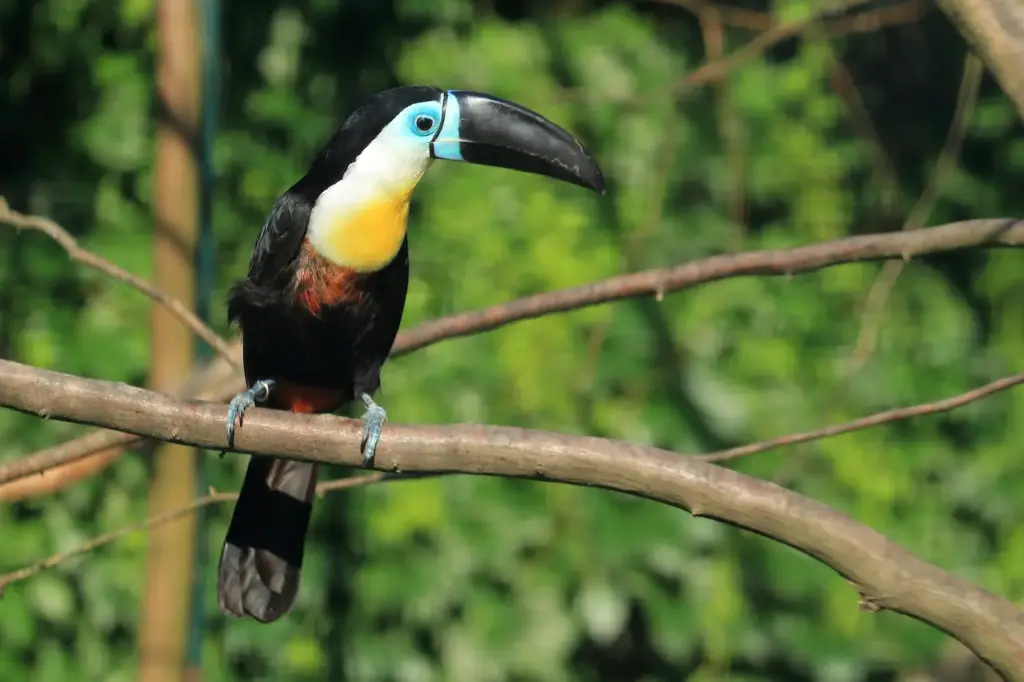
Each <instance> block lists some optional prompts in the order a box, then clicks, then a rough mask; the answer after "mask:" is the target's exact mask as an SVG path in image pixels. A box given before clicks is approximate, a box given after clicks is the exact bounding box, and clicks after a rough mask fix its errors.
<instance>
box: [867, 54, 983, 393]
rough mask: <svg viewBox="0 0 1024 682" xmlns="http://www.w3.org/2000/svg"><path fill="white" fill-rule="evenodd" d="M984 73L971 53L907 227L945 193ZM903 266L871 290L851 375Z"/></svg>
mask: <svg viewBox="0 0 1024 682" xmlns="http://www.w3.org/2000/svg"><path fill="white" fill-rule="evenodd" d="M984 73H985V70H984V67H983V66H982V63H981V60H980V59H978V57H976V56H975V55H974V54H972V53H970V52H968V53H967V56H966V57H965V58H964V68H963V74H962V75H961V77H960V88H959V90H958V91H957V96H956V108H955V110H954V112H953V120H952V121H951V122H950V124H949V130H948V131H947V133H946V141H945V143H944V144H943V145H942V150H941V151H940V152H939V157H938V159H937V160H936V162H935V168H934V169H932V173H931V175H930V176H929V177H928V180H927V182H926V183H925V186H924V189H923V190H922V191H921V196H919V197H918V198H917V202H916V203H915V204H914V207H913V208H912V209H911V210H910V213H909V215H908V216H907V219H906V221H904V223H903V229H904V230H918V229H920V228H921V227H923V226H924V224H925V221H926V220H928V217H929V216H930V215H931V213H932V211H933V210H934V209H935V204H936V203H937V202H938V200H939V198H940V197H941V196H942V192H943V190H944V189H945V187H946V185H947V183H948V182H949V180H950V178H951V177H952V175H953V171H954V170H956V165H957V162H958V160H959V159H960V150H961V149H962V148H963V144H964V139H965V138H966V137H967V126H968V124H969V123H970V121H971V116H972V115H973V114H974V107H975V105H976V104H977V103H978V93H979V92H980V90H981V77H982V76H983V75H984ZM904 265H905V263H904V262H903V261H890V262H888V263H886V264H885V265H884V266H883V267H882V271H881V272H880V273H878V276H877V277H876V278H875V282H874V284H873V285H872V286H871V288H870V289H869V290H868V295H867V297H866V299H865V302H864V311H863V313H862V314H861V331H860V334H858V335H857V343H856V345H855V346H854V352H853V362H852V363H851V367H850V369H849V370H848V371H847V372H848V373H849V374H853V373H854V372H856V371H857V370H859V369H860V368H861V367H862V366H863V365H864V363H866V362H867V361H868V358H870V357H871V354H872V353H873V352H874V350H875V345H876V344H877V342H878V329H879V326H880V321H879V320H880V318H881V316H882V312H883V311H884V310H885V307H886V304H887V303H888V301H889V296H890V294H891V293H892V290H893V288H895V286H896V281H897V280H898V279H899V277H900V275H901V274H902V273H903V267H904Z"/></svg>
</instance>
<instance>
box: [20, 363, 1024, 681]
mask: <svg viewBox="0 0 1024 682" xmlns="http://www.w3.org/2000/svg"><path fill="white" fill-rule="evenodd" d="M0 374H2V376H3V377H4V380H3V381H2V382H0V404H2V405H6V406H9V407H12V408H14V409H16V410H19V411H22V412H26V413H31V414H37V415H41V416H44V417H49V418H56V419H60V420H64V421H71V422H78V423H86V424H95V425H101V426H104V427H107V428H115V429H121V430H124V431H130V432H132V433H135V434H137V435H140V436H144V437H149V438H157V439H160V440H166V441H171V442H176V443H184V444H188V445H192V446H196V447H202V448H214V449H226V445H227V443H226V437H225V434H224V418H225V415H226V410H225V408H224V406H223V405H216V404H210V403H201V402H197V401H189V402H178V401H176V400H174V399H172V398H169V397H167V396H163V395H160V394H157V393H154V392H152V391H147V390H145V389H141V388H135V387H132V386H128V385H125V384H118V383H113V382H107V381H99V380H93V379H84V378H79V377H74V376H71V375H68V374H61V373H58V372H51V371H47V370H41V369H35V368H32V367H27V366H25V365H20V364H18V363H13V362H9V361H0ZM361 437H362V431H361V425H360V423H359V422H358V421H357V420H352V419H344V418H341V417H335V416H332V415H294V414H288V413H284V412H280V411H275V410H267V409H262V408H255V409H253V410H251V411H250V412H248V413H247V414H246V420H245V424H244V426H243V427H242V428H241V429H240V430H239V433H238V434H237V436H236V439H235V443H236V451H238V452H250V453H257V454H265V455H273V456H277V457H286V458H291V459H301V460H306V461H316V462H323V463H330V464H342V465H347V466H356V465H358V464H359V463H360V462H361V459H362V458H361V455H360V453H359V442H360V439H361ZM376 461H377V465H378V467H379V469H381V470H387V471H393V472H399V471H402V472H458V473H467V474H478V475H496V476H508V477H516V478H530V479H535V480H544V481H552V482H563V483H570V484H575V485H584V486H594V487H600V488H605V489H608V490H616V491H619V492H624V493H628V494H632V495H636V496H639V497H644V498H647V499H650V500H654V501H658V502H662V503H665V504H669V505H672V506H676V507H679V508H681V509H685V510H688V511H690V512H691V513H692V514H693V515H695V516H706V517H709V518H713V519H717V520H719V521H723V522H726V523H729V524H731V525H734V526H737V527H740V528H745V529H748V530H750V531H753V532H755V533H758V534H760V535H763V536H765V537H769V538H773V539H775V540H778V541H779V542H782V543H784V544H787V545H789V546H791V547H794V548H796V549H798V550H800V551H802V552H803V553H805V554H807V555H809V556H811V557H813V558H815V559H818V560H820V561H822V562H824V563H825V564H827V565H828V566H830V567H832V568H833V569H834V570H835V571H837V572H838V573H839V574H840V575H843V576H844V577H846V578H847V579H848V580H849V581H850V582H851V583H853V585H854V587H855V588H856V589H857V591H858V592H859V594H860V595H861V599H860V603H861V606H862V608H866V609H869V610H878V609H883V608H884V609H888V610H891V611H895V612H898V613H903V614H905V615H908V616H911V617H913V618H916V619H919V620H922V621H924V622H926V623H930V624H931V625H933V626H935V627H937V628H939V629H941V630H943V631H944V632H946V633H948V634H950V635H952V636H953V637H956V638H957V639H959V640H960V641H961V642H963V643H964V644H965V645H967V646H968V647H970V648H971V649H972V650H973V651H974V652H975V653H976V654H977V655H978V656H979V657H980V658H982V659H983V660H985V661H986V662H988V663H989V664H990V665H991V666H992V667H994V668H995V669H996V670H998V671H1000V672H1001V673H1002V674H1003V675H1004V676H1005V677H1006V678H1007V679H1010V680H1024V672H1022V671H1021V668H1022V666H1021V664H1022V662H1024V612H1022V611H1021V610H1019V609H1017V608H1016V607H1015V606H1014V605H1013V604H1011V603H1010V602H1008V601H1006V600H1004V599H1002V598H1001V597H999V596H997V595H995V594H992V593H991V592H988V591H986V590H983V589H981V588H979V587H976V586H974V585H972V584H970V583H969V582H967V581H965V580H963V579H961V578H959V577H957V576H954V575H951V574H949V573H947V572H945V571H943V570H941V569H939V568H938V567H936V566H933V565H931V564H928V563H926V562H924V561H922V560H921V559H919V558H918V557H916V556H915V555H913V554H912V553H911V552H909V551H907V550H906V549H904V548H903V547H901V546H899V545H897V544H895V543H893V542H891V541H889V540H887V539H886V538H885V537H883V536H882V535H880V534H879V533H877V532H875V531H873V530H871V529H870V528H868V527H866V526H863V525H861V524H859V523H857V522H855V521H854V520H852V519H850V518H849V517H847V516H845V515H844V514H841V513H839V512H837V511H835V510H833V509H831V508H830V507H828V506H826V505H824V504H821V503H819V502H816V501H814V500H812V499H809V498H806V497H803V496H801V495H798V494H796V493H794V492H791V491H789V490H786V489H785V488H782V487H780V486H777V485H775V484H772V483H768V482H765V481H760V480H757V479H754V478H750V477H748V476H744V475H742V474H739V473H737V472H734V471H731V470H729V469H724V468H720V467H717V466H715V465H713V464H709V463H707V462H702V461H699V460H697V459H694V458H692V457H683V456H680V455H677V454H675V453H672V452H667V451H664V450H658V449H655V448H648V447H641V446H638V445H630V444H628V443H623V442H617V441H612V440H605V439H600V438H590V437H573V436H565V435H559V434H554V433H544V432H540V431H530V430H525V429H517V428H503V427H494V426H477V425H459V426H448V427H413V426H397V425H388V426H386V427H385V432H384V437H383V438H382V439H381V444H380V448H379V450H378V452H377V459H376Z"/></svg>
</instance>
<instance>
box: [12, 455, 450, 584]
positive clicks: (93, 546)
mask: <svg viewBox="0 0 1024 682" xmlns="http://www.w3.org/2000/svg"><path fill="white" fill-rule="evenodd" d="M429 476H432V474H417V475H413V474H388V473H385V472H382V471H376V472H374V473H372V474H366V475H363V476H355V477H352V478H339V479H335V480H333V481H323V482H321V483H319V484H318V485H317V486H316V494H317V495H318V496H321V497H322V496H323V495H325V494H327V493H330V492H335V491H338V490H349V489H351V488H358V487H362V486H367V485H374V484H376V483H385V482H388V481H405V480H411V479H420V478H427V477H429ZM237 499H238V493H218V492H215V491H214V490H212V489H211V491H210V494H208V495H204V496H202V497H197V498H196V499H195V500H193V501H192V502H191V503H190V504H188V505H186V506H184V507H179V508H178V509H172V510H170V511H167V512H164V513H163V514H155V515H153V516H150V517H149V518H147V519H146V520H144V521H141V522H139V523H133V524H130V525H127V526H121V527H120V528H116V529H114V530H112V531H110V532H108V533H103V534H102V535H97V536H96V537H94V538H91V539H90V540H88V541H86V542H83V543H82V544H80V545H79V546H77V547H75V548H73V549H69V550H67V551H66V552H59V553H57V554H54V555H52V556H49V557H47V558H45V559H41V560H39V561H36V562H34V563H32V564H29V565H28V566H25V567H23V568H19V569H18V570H16V571H11V572H9V573H5V574H3V575H0V597H2V596H3V593H4V590H5V589H6V588H7V586H8V585H10V584H11V583H16V582H19V581H22V580H25V579H27V578H31V577H32V576H34V575H35V574H37V573H39V572H40V571H44V570H46V569H50V568H55V567H56V566H59V565H60V564H62V563H64V562H66V561H69V560H71V559H74V558H75V557H79V556H82V555H83V554H88V553H89V552H92V551H94V550H97V549H99V548H100V547H103V546H104V545H109V544H110V543H112V542H114V541H116V540H120V539H121V538H123V537H125V536H127V535H131V534H132V533H137V532H140V531H143V530H151V529H153V528H156V527H157V526H162V525H164V524H166V523H170V522H171V521H174V520H175V519H179V518H181V517H183V516H187V515H189V514H192V513H195V512H196V511H198V510H200V509H202V508H203V507H208V506H210V505H213V504H219V503H221V502H233V501H235V500H237Z"/></svg>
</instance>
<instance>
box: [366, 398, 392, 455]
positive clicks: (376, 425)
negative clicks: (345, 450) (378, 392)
mask: <svg viewBox="0 0 1024 682" xmlns="http://www.w3.org/2000/svg"><path fill="white" fill-rule="evenodd" d="M362 398H363V404H364V405H366V412H365V413H364V414H363V442H362V444H361V447H360V451H361V452H362V453H363V466H370V465H371V464H373V455H374V453H375V452H376V451H377V442H378V441H380V431H381V429H382V428H383V427H384V422H386V421H387V419H388V413H387V412H386V411H385V410H384V408H383V407H381V406H380V405H378V404H377V403H375V402H373V398H371V397H370V394H369V393H364V394H363V395H362Z"/></svg>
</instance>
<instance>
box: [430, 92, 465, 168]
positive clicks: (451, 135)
mask: <svg viewBox="0 0 1024 682" xmlns="http://www.w3.org/2000/svg"><path fill="white" fill-rule="evenodd" d="M435 106H436V103H435ZM459 119H460V114H459V100H458V99H457V98H456V97H455V93H454V92H452V91H451V90H449V91H448V94H447V97H445V105H444V111H443V112H442V123H441V130H440V131H438V133H437V137H435V138H434V141H433V142H432V143H431V144H430V151H431V153H432V154H433V155H434V158H437V159H445V160H447V161H464V159H463V158H462V150H461V149H460V145H461V141H460V139H459Z"/></svg>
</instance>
